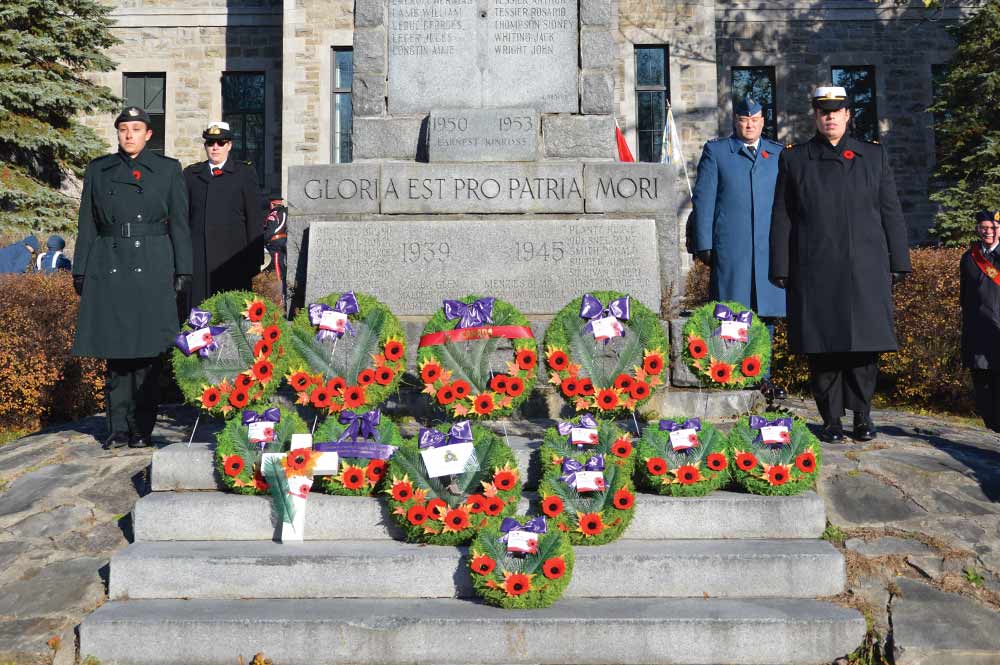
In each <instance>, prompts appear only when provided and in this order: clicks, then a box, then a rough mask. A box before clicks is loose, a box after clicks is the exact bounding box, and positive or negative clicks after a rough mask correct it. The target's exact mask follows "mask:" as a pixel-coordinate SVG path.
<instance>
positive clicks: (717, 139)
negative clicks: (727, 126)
mask: <svg viewBox="0 0 1000 665" xmlns="http://www.w3.org/2000/svg"><path fill="white" fill-rule="evenodd" d="M728 140H729V137H728V136H718V137H716V138H714V139H708V142H709V143H718V142H719V141H728Z"/></svg>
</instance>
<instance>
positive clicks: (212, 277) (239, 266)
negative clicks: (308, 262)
mask: <svg viewBox="0 0 1000 665" xmlns="http://www.w3.org/2000/svg"><path fill="white" fill-rule="evenodd" d="M184 179H185V181H186V182H187V188H188V199H189V201H190V203H189V206H190V207H189V217H190V219H191V240H192V248H193V250H194V274H193V275H192V284H191V305H192V306H197V305H198V304H199V303H200V302H201V301H202V300H204V299H205V298H207V297H209V296H210V295H213V294H215V293H220V292H222V291H232V290H235V289H242V290H249V289H250V281H251V280H252V279H253V276H254V275H256V274H257V273H258V272H259V270H260V265H261V263H263V262H264V238H263V233H264V209H263V207H262V206H261V203H262V199H261V195H260V191H259V190H258V188H257V173H256V172H255V171H254V168H253V166H250V165H249V164H246V163H245V162H240V161H237V160H235V159H228V160H227V161H226V163H225V164H224V165H223V167H222V175H220V176H213V175H212V174H211V173H210V172H209V168H208V162H207V161H205V162H198V163H197V164H192V165H191V166H189V167H187V168H186V169H184Z"/></svg>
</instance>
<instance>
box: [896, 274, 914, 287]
mask: <svg viewBox="0 0 1000 665" xmlns="http://www.w3.org/2000/svg"><path fill="white" fill-rule="evenodd" d="M909 274H910V273H908V272H894V273H892V285H893V286H896V285H897V284H902V283H903V282H905V281H906V276H907V275H909Z"/></svg>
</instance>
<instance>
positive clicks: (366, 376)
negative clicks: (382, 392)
mask: <svg viewBox="0 0 1000 665" xmlns="http://www.w3.org/2000/svg"><path fill="white" fill-rule="evenodd" d="M374 380H375V372H374V371H373V370H372V368H371V367H366V368H364V369H363V370H361V371H360V372H358V385H359V386H367V385H368V384H370V383H371V382H372V381H374Z"/></svg>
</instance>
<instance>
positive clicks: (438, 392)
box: [417, 296, 538, 419]
mask: <svg viewBox="0 0 1000 665" xmlns="http://www.w3.org/2000/svg"><path fill="white" fill-rule="evenodd" d="M417 363H418V367H419V370H420V379H421V381H422V382H423V384H424V390H423V392H424V393H426V394H427V395H429V396H430V399H431V401H432V402H433V403H434V404H436V405H437V406H439V407H440V408H442V409H443V410H444V411H446V412H447V413H448V415H449V417H452V418H459V417H461V418H478V419H488V418H498V417H501V416H506V415H509V414H510V413H512V412H513V411H514V409H516V408H517V407H518V406H520V404H521V403H522V402H524V401H525V400H526V399H528V395H530V394H531V390H532V388H534V386H535V377H536V374H537V367H536V366H537V364H538V352H537V345H536V343H535V337H534V333H532V331H531V326H530V325H529V323H528V319H526V318H525V317H524V315H523V314H521V312H519V311H518V310H517V308H515V307H514V306H513V305H511V304H510V303H507V302H504V301H503V300H499V299H498V298H483V297H479V296H466V297H465V298H460V299H459V300H445V301H444V302H443V305H442V307H441V309H439V310H438V311H437V312H435V313H434V316H432V317H431V319H430V321H428V322H427V325H426V326H425V327H424V331H423V334H422V335H421V337H420V351H419V352H418V354H417Z"/></svg>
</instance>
